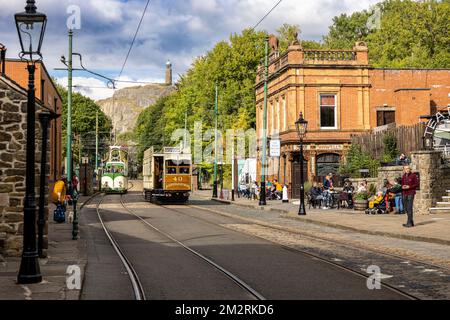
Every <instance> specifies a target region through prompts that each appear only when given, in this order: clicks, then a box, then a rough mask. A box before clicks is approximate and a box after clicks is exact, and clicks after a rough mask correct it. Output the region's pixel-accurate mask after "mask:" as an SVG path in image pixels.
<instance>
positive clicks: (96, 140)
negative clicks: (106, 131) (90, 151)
mask: <svg viewBox="0 0 450 320" xmlns="http://www.w3.org/2000/svg"><path fill="white" fill-rule="evenodd" d="M97 168H98V110H97V112H96V115H95V168H94V170H97Z"/></svg>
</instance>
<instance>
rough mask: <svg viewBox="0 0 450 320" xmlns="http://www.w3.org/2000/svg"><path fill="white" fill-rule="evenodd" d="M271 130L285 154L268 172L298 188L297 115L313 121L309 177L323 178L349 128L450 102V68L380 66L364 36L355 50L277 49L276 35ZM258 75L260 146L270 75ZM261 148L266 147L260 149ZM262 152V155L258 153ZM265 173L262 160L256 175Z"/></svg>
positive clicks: (413, 116) (400, 121) (416, 115)
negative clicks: (374, 61)
mask: <svg viewBox="0 0 450 320" xmlns="http://www.w3.org/2000/svg"><path fill="white" fill-rule="evenodd" d="M271 44H272V52H271V55H270V63H269V65H270V66H269V78H268V110H267V129H268V130H267V135H268V137H269V139H277V138H278V137H279V139H280V140H281V157H280V158H269V160H268V173H269V178H270V179H273V178H278V180H279V181H280V182H282V183H286V184H287V185H288V186H290V187H291V188H290V190H292V191H293V196H297V195H298V193H299V185H300V182H299V181H298V177H299V170H300V168H299V167H300V166H299V160H300V153H299V142H298V138H297V133H296V131H295V121H296V120H297V119H298V116H299V113H300V112H303V115H304V117H305V119H306V120H307V121H308V123H309V124H308V125H309V126H308V134H307V137H306V141H305V161H306V163H305V168H304V170H305V177H308V180H310V181H314V180H316V181H322V180H323V177H324V175H326V174H327V173H329V172H333V173H336V172H337V169H338V167H339V163H340V161H341V160H342V158H343V157H344V156H345V153H346V150H347V149H348V147H349V145H350V142H351V138H350V137H351V135H353V134H357V133H362V132H367V131H369V130H371V129H372V128H375V127H377V126H381V125H385V124H389V123H393V122H395V123H396V124H397V125H412V124H416V123H418V122H419V121H421V120H420V116H424V115H429V114H433V113H434V112H435V111H436V109H439V108H443V107H445V106H447V105H448V104H450V96H449V94H450V69H433V70H430V69H420V70H419V69H401V70H399V69H377V68H373V67H371V66H370V63H369V59H368V48H367V46H366V44H365V43H363V42H359V43H356V45H355V47H354V48H353V50H305V49H303V48H302V47H301V45H299V44H298V43H297V44H296V43H294V44H292V45H291V46H290V47H289V48H288V50H287V51H286V52H284V53H283V54H281V55H280V54H279V52H278V49H277V46H276V41H273V40H272V41H271ZM263 71H264V68H263V66H260V68H259V70H258V76H257V78H256V87H255V88H256V127H257V132H258V139H259V146H261V136H262V123H263V105H264V77H263ZM259 149H260V150H261V148H259ZM260 156H261V155H260V154H259V156H258V157H260ZM260 174H261V168H260V162H259V163H258V175H260Z"/></svg>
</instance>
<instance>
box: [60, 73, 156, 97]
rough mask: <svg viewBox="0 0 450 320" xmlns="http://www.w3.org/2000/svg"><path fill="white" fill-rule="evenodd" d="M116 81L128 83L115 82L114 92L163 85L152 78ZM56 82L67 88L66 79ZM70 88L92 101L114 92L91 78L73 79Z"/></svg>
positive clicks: (62, 78) (122, 78) (125, 78)
mask: <svg viewBox="0 0 450 320" xmlns="http://www.w3.org/2000/svg"><path fill="white" fill-rule="evenodd" d="M118 80H121V81H130V82H117V86H116V90H119V89H123V88H128V87H134V86H141V85H142V86H143V85H145V84H146V83H163V80H162V79H153V78H142V79H132V78H129V77H126V76H123V77H120V79H118ZM56 82H57V83H58V84H59V85H61V86H63V87H65V88H67V87H68V78H67V77H59V78H56ZM136 82H138V83H136ZM72 87H73V91H74V92H78V93H81V94H83V95H85V96H87V97H89V98H91V99H92V100H94V101H98V100H102V99H106V98H109V97H111V96H112V95H113V93H114V91H115V90H113V89H112V88H108V86H107V85H106V83H105V82H104V81H102V80H99V79H97V78H93V77H74V78H73V79H72Z"/></svg>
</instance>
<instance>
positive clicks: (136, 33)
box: [117, 0, 150, 79]
mask: <svg viewBox="0 0 450 320" xmlns="http://www.w3.org/2000/svg"><path fill="white" fill-rule="evenodd" d="M149 4H150V0H147V4H146V5H145V8H144V11H143V12H142V16H141V20H140V21H139V24H138V26H137V28H136V32H135V33H134V37H133V40H132V41H131V45H130V49H129V50H128V53H127V56H126V57H125V61H124V62H123V65H122V69H121V70H120V73H119V76H118V77H117V78H118V79H120V77H121V76H122V73H123V70H124V69H125V65H126V64H127V61H128V58H129V57H130V53H131V50H132V49H133V46H134V42H135V41H136V37H137V35H138V33H139V30H140V29H141V25H142V21H143V20H144V17H145V13H146V12H147V8H148V5H149Z"/></svg>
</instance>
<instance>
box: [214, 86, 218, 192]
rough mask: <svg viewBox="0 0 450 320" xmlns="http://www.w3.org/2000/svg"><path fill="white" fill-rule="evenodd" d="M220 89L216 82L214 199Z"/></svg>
mask: <svg viewBox="0 0 450 320" xmlns="http://www.w3.org/2000/svg"><path fill="white" fill-rule="evenodd" d="M218 97H219V88H218V85H217V82H216V97H215V103H214V118H215V130H214V183H213V198H217V118H218V116H219V98H218Z"/></svg>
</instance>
